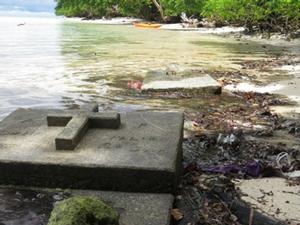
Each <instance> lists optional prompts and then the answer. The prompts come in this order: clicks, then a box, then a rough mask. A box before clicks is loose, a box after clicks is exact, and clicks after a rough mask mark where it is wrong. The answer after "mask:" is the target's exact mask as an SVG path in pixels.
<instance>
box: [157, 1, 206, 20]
mask: <svg viewBox="0 0 300 225" xmlns="http://www.w3.org/2000/svg"><path fill="white" fill-rule="evenodd" d="M204 2H205V1H204V0H161V3H162V6H163V8H164V9H165V14H166V16H179V15H180V14H181V13H182V12H185V13H187V14H188V15H196V16H199V15H200V14H201V11H202V8H203V5H204Z"/></svg>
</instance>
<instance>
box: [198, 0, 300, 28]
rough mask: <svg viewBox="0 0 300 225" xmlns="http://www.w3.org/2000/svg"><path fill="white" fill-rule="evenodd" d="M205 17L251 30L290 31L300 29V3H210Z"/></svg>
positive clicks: (218, 0) (236, 0)
mask: <svg viewBox="0 0 300 225" xmlns="http://www.w3.org/2000/svg"><path fill="white" fill-rule="evenodd" d="M202 15H203V16H205V17H209V18H211V19H212V20H216V21H219V22H223V23H224V22H229V23H235V24H238V25H245V26H246V27H248V28H249V29H250V30H252V29H253V27H257V28H259V29H260V30H268V31H279V32H285V33H286V32H288V31H291V30H297V29H299V28H300V1H299V0H243V1H241V0H207V2H206V4H205V6H204V8H203V11H202Z"/></svg>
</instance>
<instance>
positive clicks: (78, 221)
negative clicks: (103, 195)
mask: <svg viewBox="0 0 300 225" xmlns="http://www.w3.org/2000/svg"><path fill="white" fill-rule="evenodd" d="M95 224H99V225H118V224H119V215H118V213H117V212H116V211H115V210H114V209H113V208H111V207H110V206H108V205H106V204H105V203H104V202H102V201H100V200H98V199H93V198H88V197H72V198H69V199H67V200H64V201H62V202H60V203H58V204H57V206H55V208H54V209H53V211H52V213H51V217H50V220H49V223H48V225H95Z"/></svg>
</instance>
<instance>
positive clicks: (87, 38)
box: [0, 16, 281, 119]
mask: <svg viewBox="0 0 300 225" xmlns="http://www.w3.org/2000/svg"><path fill="white" fill-rule="evenodd" d="M21 23H24V24H25V25H21V26H18V25H19V24H21ZM280 51H281V48H280V47H271V48H264V47H262V46H261V45H260V44H255V43H247V44H246V43H243V42H240V41H235V40H233V39H230V38H222V37H218V36H213V35H209V34H199V33H195V32H178V31H165V30H147V29H143V30H141V29H136V28H134V27H133V26H119V25H97V24H86V23H78V22H70V21H67V20H64V19H62V18H57V17H3V16H2V17H0V58H1V60H0V119H1V118H3V117H4V116H6V115H7V114H8V113H10V112H12V111H13V110H15V109H16V108H19V107H38V108H72V107H73V108H74V107H78V106H79V105H81V104H83V103H85V102H87V101H91V100H96V101H98V102H100V103H103V104H104V105H105V104H110V105H112V106H111V107H112V108H117V109H118V110H121V111H123V110H125V111H126V110H128V109H138V108H140V106H139V104H138V105H134V104H128V102H127V99H126V96H116V94H115V93H116V92H114V91H116V90H119V89H126V83H127V81H129V80H134V79H139V78H141V77H143V76H144V75H145V74H146V73H147V72H149V71H151V70H162V69H166V68H171V69H175V70H184V69H201V68H202V69H206V70H208V69H214V68H222V69H223V68H224V69H238V68H239V67H240V65H238V64H237V63H238V62H241V61H243V60H248V59H253V58H254V59H262V58H265V57H267V55H268V54H269V53H270V52H275V53H276V52H280Z"/></svg>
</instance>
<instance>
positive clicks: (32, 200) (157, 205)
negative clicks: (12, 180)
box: [0, 187, 173, 225]
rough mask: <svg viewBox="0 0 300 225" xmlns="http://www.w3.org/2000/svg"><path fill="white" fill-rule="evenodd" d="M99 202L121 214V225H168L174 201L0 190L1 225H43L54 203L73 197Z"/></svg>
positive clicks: (117, 194) (169, 197) (164, 196)
mask: <svg viewBox="0 0 300 225" xmlns="http://www.w3.org/2000/svg"><path fill="white" fill-rule="evenodd" d="M78 195H80V196H91V197H96V198H99V199H101V200H103V201H105V202H106V203H108V204H109V205H111V206H112V207H114V208H115V209H116V210H117V211H118V212H119V214H120V225H169V224H170V209H171V208H172V203H173V197H172V195H169V194H144V193H124V192H103V191H81V190H71V191H58V190H49V189H47V190H41V189H34V190H33V189H12V188H6V187H2V188H0V224H3V225H20V224H23V225H34V224H36V225H37V224H38V225H46V224H47V223H48V219H49V217H50V213H51V211H52V209H53V205H54V204H55V202H57V201H60V200H63V199H67V198H69V197H72V196H78Z"/></svg>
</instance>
